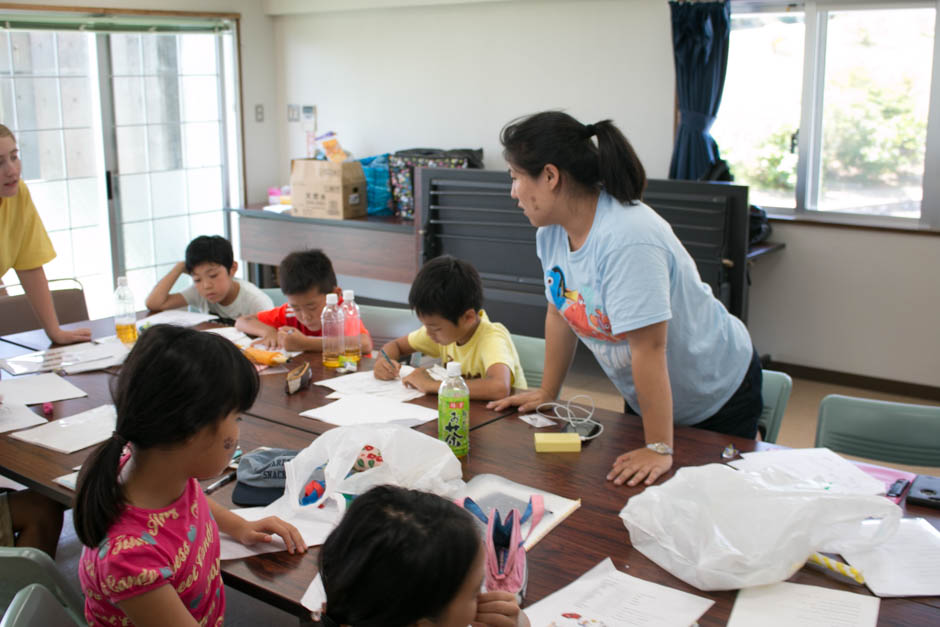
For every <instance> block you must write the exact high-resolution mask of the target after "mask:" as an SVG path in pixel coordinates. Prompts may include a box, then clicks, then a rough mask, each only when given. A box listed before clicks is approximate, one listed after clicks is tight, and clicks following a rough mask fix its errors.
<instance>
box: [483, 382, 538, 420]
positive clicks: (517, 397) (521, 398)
mask: <svg viewBox="0 0 940 627" xmlns="http://www.w3.org/2000/svg"><path fill="white" fill-rule="evenodd" d="M554 400H555V397H554V396H552V395H551V394H549V393H548V392H546V391H545V390H543V389H542V388H535V389H533V390H523V391H521V392H517V393H516V394H513V395H511V396H507V397H506V398H501V399H499V400H496V401H490V402H489V403H487V404H486V408H487V409H492V410H494V411H502V410H504V409H506V408H507V407H512V406H513V405H515V406H518V407H519V413H520V414H521V413H525V412H528V411H535V409H536V408H537V407H538V406H539V405H541V404H542V403H550V402H552V401H554Z"/></svg>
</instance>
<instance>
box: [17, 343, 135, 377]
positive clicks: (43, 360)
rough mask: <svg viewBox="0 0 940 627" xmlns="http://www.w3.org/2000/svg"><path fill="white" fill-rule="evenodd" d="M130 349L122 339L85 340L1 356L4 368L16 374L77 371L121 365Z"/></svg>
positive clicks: (71, 372) (72, 372)
mask: <svg viewBox="0 0 940 627" xmlns="http://www.w3.org/2000/svg"><path fill="white" fill-rule="evenodd" d="M127 353H128V349H127V348H126V347H125V346H124V345H123V344H121V343H120V342H101V343H94V342H82V343H81V344H72V345H71V346H60V347H57V348H50V349H48V350H44V351H36V352H33V353H27V354H25V355H19V356H17V357H11V358H9V359H0V368H3V369H4V370H6V371H7V372H9V373H10V374H14V375H21V374H30V373H34V372H50V371H53V370H65V371H66V372H68V373H69V374H74V373H76V372H84V371H86V370H95V369H98V368H108V367H110V366H113V365H119V364H121V363H123V362H124V358H125V357H126V356H127Z"/></svg>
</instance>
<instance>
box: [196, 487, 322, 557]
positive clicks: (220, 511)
mask: <svg viewBox="0 0 940 627" xmlns="http://www.w3.org/2000/svg"><path fill="white" fill-rule="evenodd" d="M208 501H209V509H210V510H211V511H212V517H213V518H215V522H216V524H217V525H218V526H219V531H222V532H224V533H227V534H228V535H230V536H232V537H233V538H235V539H236V540H238V541H239V542H241V543H242V544H245V545H250V544H255V543H256V542H270V541H271V535H270V534H272V533H276V534H277V535H279V536H281V538H283V540H284V544H285V545H287V552H288V553H294V552H295V551H296V552H298V553H303V552H304V551H306V550H307V545H306V544H304V539H303V537H301V535H300V532H299V531H297V528H296V527H295V526H294V525H292V524H290V523H288V522H284V521H283V520H281V519H280V518H278V517H277V516H268V517H267V518H262V519H261V520H245V519H244V518H242V517H241V516H239V515H238V514H236V513H235V512H232V511H229V510H228V509H227V508H225V507H224V506H222V505H220V504H218V503H216V502H215V501H214V500H212V499H208Z"/></svg>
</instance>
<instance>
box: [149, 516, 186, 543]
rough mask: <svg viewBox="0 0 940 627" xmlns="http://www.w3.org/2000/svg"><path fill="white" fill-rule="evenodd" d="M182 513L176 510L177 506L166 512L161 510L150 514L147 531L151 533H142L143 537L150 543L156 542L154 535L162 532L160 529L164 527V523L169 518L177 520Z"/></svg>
mask: <svg viewBox="0 0 940 627" xmlns="http://www.w3.org/2000/svg"><path fill="white" fill-rule="evenodd" d="M179 517H180V515H179V514H178V513H177V512H176V508H175V507H174V508H173V509H168V510H167V511H165V512H160V513H159V514H150V515H149V516H148V517H147V531H149V532H150V533H149V534H147V533H142V534H141V537H142V538H143V539H144V540H146V541H147V542H149V543H150V544H156V541H154V539H153V538H154V537H155V536H157V535H158V534H159V533H160V529H162V528H163V525H165V524H166V521H167V520H171V519H172V520H177V519H179Z"/></svg>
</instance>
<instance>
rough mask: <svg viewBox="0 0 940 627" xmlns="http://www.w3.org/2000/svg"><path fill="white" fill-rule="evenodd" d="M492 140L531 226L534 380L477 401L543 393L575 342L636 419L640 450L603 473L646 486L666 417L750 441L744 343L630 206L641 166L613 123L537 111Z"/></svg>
mask: <svg viewBox="0 0 940 627" xmlns="http://www.w3.org/2000/svg"><path fill="white" fill-rule="evenodd" d="M594 137H596V138H597V144H596V145H595V143H594V139H593V138H594ZM500 140H501V141H502V144H503V147H504V152H503V154H504V156H505V158H506V160H507V161H508V162H509V173H510V176H511V177H512V197H513V198H515V199H516V200H517V201H518V203H519V207H521V208H522V210H523V212H524V213H525V216H526V217H527V218H528V219H529V221H530V222H531V223H532V224H533V225H534V226H536V227H538V233H537V235H536V245H537V252H538V256H539V259H540V260H541V262H542V269H543V272H544V278H545V295H546V297H547V298H548V313H547V314H546V316H545V375H544V378H543V379H542V386H541V387H540V388H539V389H535V390H528V391H525V392H521V393H519V394H516V395H514V396H509V397H507V398H504V399H502V400H499V401H493V402H491V403H490V404H489V406H490V407H494V408H496V409H502V408H505V407H507V406H509V405H519V406H520V411H530V410H532V409H534V408H535V407H537V406H538V405H539V404H541V403H545V402H548V401H553V400H555V399H556V398H557V397H558V394H559V392H560V391H561V385H562V381H563V380H564V377H565V375H566V373H567V370H568V367H569V365H570V364H571V360H572V358H573V357H574V351H575V348H576V346H577V340H578V339H579V338H580V340H581V341H582V342H584V343H585V344H586V345H587V346H588V348H590V349H591V351H592V352H593V353H594V356H595V357H596V358H597V361H598V362H599V363H600V365H601V367H602V368H603V369H604V372H605V373H606V374H607V376H608V377H609V378H610V380H611V381H612V382H613V384H614V385H615V386H617V389H618V390H619V391H620V393H621V394H622V395H623V397H624V399H626V401H627V404H628V406H629V408H630V410H632V412H631V413H637V414H639V415H640V416H642V420H643V431H644V434H645V437H646V442H647V444H646V447H645V448H640V449H636V450H632V451H628V452H626V453H624V454H622V455H620V456H619V457H617V459H616V460H614V462H613V464H612V468H611V470H610V472H609V473H608V475H607V479H608V480H613V481H615V482H616V483H617V484H622V483H624V482H627V483H628V484H629V485H631V486H632V485H636V484H637V483H639V482H640V481H644V480H645V482H646V484H647V485H649V484H651V483H653V482H654V481H656V479H658V478H659V477H660V476H661V475H662V474H663V473H665V472H666V471H668V470H669V468H670V467H671V466H672V462H673V460H672V455H673V448H672V446H673V424H674V423H675V424H679V425H686V426H694V427H700V428H703V429H709V430H712V431H718V432H720V433H727V434H729V435H738V436H743V437H748V438H753V437H755V435H756V433H757V418H758V416H759V415H760V413H761V409H762V400H761V378H762V377H761V365H760V360H759V359H758V357H757V352H756V351H755V350H754V347H753V346H752V344H751V338H750V336H749V335H748V332H747V329H746V328H745V326H744V324H743V323H742V322H741V321H740V320H738V319H737V318H735V317H734V316H732V315H731V314H729V313H728V311H727V310H726V309H725V307H724V306H723V305H722V304H721V303H720V302H719V301H718V300H717V299H716V298H715V297H714V295H713V294H712V291H711V288H709V287H708V285H706V284H704V283H703V282H702V279H701V277H700V276H699V273H698V269H697V268H696V266H695V262H694V261H693V260H692V258H691V257H690V256H689V253H688V252H687V251H686V250H685V248H683V246H682V244H681V243H680V242H679V240H678V238H676V236H675V234H674V233H673V232H672V228H671V227H670V226H669V224H668V223H667V222H666V221H665V220H663V219H662V218H661V217H660V216H659V215H657V214H656V212H655V211H653V210H652V209H651V208H649V207H648V206H646V205H645V204H643V203H642V202H641V201H640V197H641V196H642V194H643V190H644V188H645V187H646V173H645V171H644V169H643V165H642V164H641V163H640V161H639V159H638V158H637V156H636V153H635V152H634V151H633V148H632V147H631V146H630V144H629V142H628V141H627V140H626V138H625V137H624V136H623V134H622V133H621V132H620V130H619V129H618V128H617V127H616V126H614V125H613V123H612V122H611V121H610V120H604V121H602V122H598V123H596V124H587V125H585V124H581V123H580V122H578V121H577V120H575V119H574V118H573V117H571V116H570V115H568V114H566V113H561V112H558V111H546V112H543V113H537V114H535V115H532V116H530V117H527V118H524V119H520V120H516V121H514V122H512V123H510V124H509V125H508V126H506V127H505V128H504V129H503V132H502V136H501V138H500Z"/></svg>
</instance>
